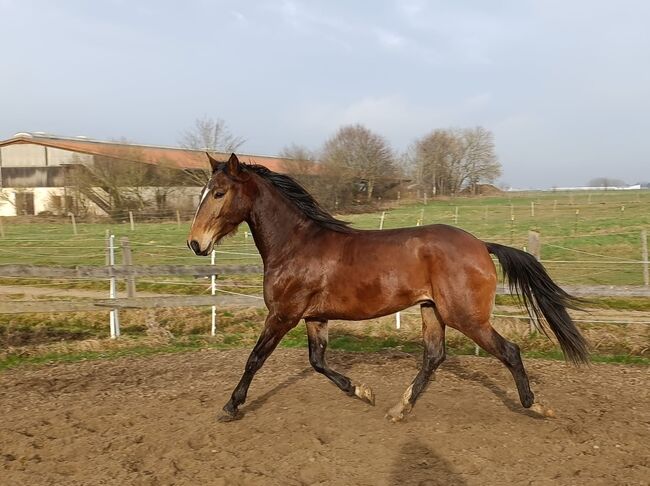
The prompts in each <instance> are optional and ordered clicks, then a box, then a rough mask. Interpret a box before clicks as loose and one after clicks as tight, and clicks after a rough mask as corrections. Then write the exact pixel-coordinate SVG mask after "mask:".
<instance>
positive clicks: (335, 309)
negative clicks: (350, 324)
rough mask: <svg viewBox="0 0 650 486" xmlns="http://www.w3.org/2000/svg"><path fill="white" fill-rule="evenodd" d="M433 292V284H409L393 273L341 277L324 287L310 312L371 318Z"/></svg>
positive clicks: (350, 318) (344, 316)
mask: <svg viewBox="0 0 650 486" xmlns="http://www.w3.org/2000/svg"><path fill="white" fill-rule="evenodd" d="M430 294H431V292H430V288H427V285H426V284H424V283H422V284H420V285H413V284H411V285H409V284H408V283H407V282H403V281H402V280H401V279H399V278H390V276H388V277H386V276H382V277H378V278H375V279H370V280H365V279H364V281H355V279H348V280H347V281H346V280H343V279H342V280H340V281H339V282H338V284H337V285H335V286H332V287H331V288H326V289H324V291H323V292H322V293H321V294H320V298H318V299H317V302H315V303H314V304H315V305H313V306H311V308H310V309H309V311H308V313H310V314H311V313H314V314H318V315H314V316H313V317H320V318H323V319H342V320H363V319H372V318H374V317H381V316H385V315H388V314H393V313H395V312H398V311H401V310H403V309H406V308H407V307H411V306H412V305H415V304H417V303H418V302H423V301H428V300H431V295H430ZM310 317H312V316H310Z"/></svg>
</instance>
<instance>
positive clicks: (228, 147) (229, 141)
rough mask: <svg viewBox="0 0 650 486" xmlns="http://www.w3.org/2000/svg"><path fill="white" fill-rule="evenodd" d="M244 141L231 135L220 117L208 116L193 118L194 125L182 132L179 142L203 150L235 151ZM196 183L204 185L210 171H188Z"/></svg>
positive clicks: (181, 144) (187, 146) (188, 147)
mask: <svg viewBox="0 0 650 486" xmlns="http://www.w3.org/2000/svg"><path fill="white" fill-rule="evenodd" d="M244 142H245V140H244V139H243V138H242V137H239V136H236V135H233V134H232V133H231V132H230V129H229V128H228V126H227V125H226V122H225V121H223V120H222V119H220V118H217V119H216V120H215V119H214V118H210V117H208V116H204V117H203V118H197V119H196V120H194V126H193V127H192V128H191V129H189V130H186V131H185V132H183V134H182V136H181V138H180V140H179V144H180V146H181V147H183V148H186V149H192V150H203V151H205V152H222V153H230V152H236V151H237V150H238V149H239V147H241V145H242V144H243V143H244ZM188 175H189V176H190V177H192V178H193V179H195V182H196V183H197V184H198V185H201V186H202V185H204V184H205V183H206V182H207V180H208V179H209V178H210V171H209V169H208V168H207V167H206V169H205V171H203V172H197V171H193V172H191V173H188Z"/></svg>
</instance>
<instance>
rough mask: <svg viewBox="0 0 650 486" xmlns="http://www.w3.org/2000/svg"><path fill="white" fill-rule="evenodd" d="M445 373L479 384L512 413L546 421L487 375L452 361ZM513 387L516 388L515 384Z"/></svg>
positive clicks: (447, 365) (446, 366)
mask: <svg viewBox="0 0 650 486" xmlns="http://www.w3.org/2000/svg"><path fill="white" fill-rule="evenodd" d="M445 371H449V372H451V373H452V374H454V375H455V376H456V377H458V378H460V379H461V380H466V381H473V382H474V383H478V384H480V385H482V386H483V387H485V388H487V389H488V390H489V391H491V392H492V393H493V394H494V395H495V396H496V397H497V398H499V400H501V401H502V402H503V404H504V405H505V406H506V407H507V408H508V409H509V410H510V411H512V412H515V413H518V414H521V415H526V416H527V417H532V418H536V419H544V416H543V415H540V414H539V413H537V412H533V411H532V410H528V409H526V408H523V407H522V406H521V404H520V403H519V402H518V401H516V400H513V399H512V398H510V397H509V396H508V394H507V393H506V392H505V391H504V390H503V389H502V388H501V387H500V386H499V385H498V384H496V383H495V382H494V381H493V380H492V379H491V378H490V377H489V376H487V375H486V374H485V373H482V372H480V371H472V370H468V369H467V368H465V367H463V366H462V364H461V363H460V362H458V361H455V360H450V361H448V362H447V363H445ZM513 386H515V385H514V382H513Z"/></svg>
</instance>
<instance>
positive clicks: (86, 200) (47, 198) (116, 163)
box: [0, 132, 286, 216]
mask: <svg viewBox="0 0 650 486" xmlns="http://www.w3.org/2000/svg"><path fill="white" fill-rule="evenodd" d="M212 155H213V156H214V157H215V158H216V159H218V160H224V161H225V160H227V158H228V156H229V154H225V153H213V154H212ZM238 156H239V158H240V160H242V161H244V162H246V163H254V164H261V165H264V166H266V167H268V168H270V169H271V170H274V171H277V172H286V171H285V169H284V167H285V161H284V159H282V158H279V157H270V156H259V155H249V154H241V155H240V154H238ZM207 167H208V163H207V160H206V156H205V152H204V151H202V150H190V149H184V148H177V147H162V146H153V145H140V144H133V143H127V142H106V141H99V140H92V139H89V138H87V137H59V136H52V135H49V134H45V133H42V132H32V133H27V132H23V133H17V134H16V135H14V136H13V137H12V138H9V139H7V140H3V141H0V216H17V215H38V214H52V215H65V214H68V213H73V214H76V215H79V216H86V215H99V216H105V215H111V216H115V215H116V214H119V213H120V212H125V211H129V210H142V209H143V208H147V209H150V210H155V211H175V210H191V209H192V208H193V207H195V205H196V203H197V198H198V194H199V190H198V188H199V187H201V186H202V185H203V182H202V181H204V177H205V176H204V174H205V170H206V169H207Z"/></svg>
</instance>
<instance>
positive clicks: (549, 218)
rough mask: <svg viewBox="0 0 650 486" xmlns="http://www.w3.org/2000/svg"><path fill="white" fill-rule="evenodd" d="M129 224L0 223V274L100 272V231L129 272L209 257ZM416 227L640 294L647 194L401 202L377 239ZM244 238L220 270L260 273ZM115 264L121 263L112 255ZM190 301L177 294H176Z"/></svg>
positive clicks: (573, 280) (163, 233)
mask: <svg viewBox="0 0 650 486" xmlns="http://www.w3.org/2000/svg"><path fill="white" fill-rule="evenodd" d="M533 205H534V208H533ZM381 213H382V212H381V211H375V212H371V213H361V214H347V215H345V214H344V215H340V217H341V218H343V219H345V220H348V221H350V222H351V224H352V225H353V226H354V227H357V228H364V229H377V228H378V227H379V222H380V218H381ZM513 216H514V219H513ZM138 218H139V216H138V214H137V213H136V217H135V219H136V224H135V231H131V230H130V226H129V225H128V223H119V222H111V221H108V220H107V221H102V222H95V223H78V224H77V227H78V235H73V234H72V227H71V225H70V223H69V221H68V220H67V219H61V220H59V221H58V222H52V221H49V222H48V221H42V222H41V219H39V218H38V217H35V218H30V219H29V220H25V219H23V218H16V219H12V218H3V223H4V234H5V236H4V238H0V264H11V263H14V264H18V263H22V264H33V265H59V266H67V267H70V266H75V265H104V264H105V261H106V251H105V247H106V232H107V231H109V232H112V233H113V234H115V236H116V244H117V246H118V247H119V245H120V239H121V238H123V237H128V238H129V241H130V246H131V249H132V254H133V262H134V263H135V264H138V265H148V264H188V265H192V264H200V263H203V264H205V263H207V262H209V258H208V257H197V256H193V255H191V254H190V252H189V251H188V250H187V248H186V246H185V239H186V236H187V234H188V231H189V221H184V222H182V224H181V225H180V226H179V225H177V224H176V222H175V221H168V222H165V221H159V222H144V221H139V219H138ZM418 223H421V224H432V223H446V224H452V225H455V226H458V227H460V228H462V229H465V230H467V231H469V232H471V233H473V234H475V235H476V236H477V237H479V238H480V239H483V240H486V241H493V242H497V243H503V244H507V245H511V246H515V247H518V248H523V247H525V246H526V245H527V239H528V231H529V230H531V229H534V230H537V231H540V233H541V238H542V255H541V256H542V260H543V261H544V262H545V265H546V266H547V268H548V269H549V272H550V273H551V275H552V276H553V277H554V278H556V279H558V280H559V281H560V282H561V283H565V284H609V285H640V284H642V283H643V276H642V275H643V274H642V269H641V265H640V262H639V260H640V259H641V248H640V245H641V243H640V232H641V230H642V229H644V228H645V229H648V228H650V191H648V190H639V191H599V192H591V193H587V192H578V191H574V192H539V191H538V192H522V193H504V194H502V195H499V196H493V197H458V198H452V199H450V198H445V199H435V200H429V201H428V203H427V204H426V205H424V204H421V203H414V202H408V203H407V202H403V203H402V204H399V205H397V204H395V205H393V206H392V207H390V208H388V207H387V208H386V216H385V219H384V228H386V229H388V228H397V227H405V226H414V225H416V224H418ZM248 232H249V230H248V228H247V226H246V225H245V224H243V225H242V226H241V227H240V229H239V232H238V233H237V234H235V235H234V236H232V237H229V238H226V239H225V240H224V242H223V244H222V245H220V246H219V247H218V249H217V250H218V254H217V259H218V261H219V262H220V263H224V264H259V263H260V261H261V260H260V257H259V254H258V252H257V249H256V248H255V246H254V243H253V240H252V238H251V237H250V236H248V237H246V235H247V233H248ZM116 260H117V262H118V263H119V262H120V261H121V250H120V249H119V248H118V250H117V254H116ZM6 280H8V279H4V281H6ZM11 280H12V281H13V282H16V283H18V282H21V281H22V279H11ZM161 280H164V281H169V280H170V279H167V278H165V279H161ZM187 282H189V281H187ZM181 283H182V282H181ZM68 284H69V285H70V286H71V287H70V288H84V287H83V286H84V285H90V286H91V287H90V288H94V287H92V286H93V285H95V284H94V283H93V284H89V283H85V282H83V281H75V280H72V281H68ZM160 285H162V287H161V286H160ZM172 286H173V284H164V283H162V284H156V282H142V288H143V289H146V290H152V291H155V290H160V291H165V292H167V291H168V289H169V287H172ZM191 292H192V290H191V289H189V288H187V287H183V286H182V285H180V284H176V290H175V293H191Z"/></svg>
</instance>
